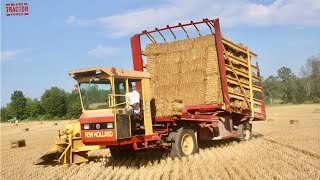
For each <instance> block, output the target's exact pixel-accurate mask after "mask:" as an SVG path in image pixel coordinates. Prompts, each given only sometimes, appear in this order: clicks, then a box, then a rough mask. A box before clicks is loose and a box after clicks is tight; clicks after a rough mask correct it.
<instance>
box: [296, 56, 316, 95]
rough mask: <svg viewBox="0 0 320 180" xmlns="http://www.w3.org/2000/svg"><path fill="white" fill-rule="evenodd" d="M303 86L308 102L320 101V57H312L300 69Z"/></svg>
mask: <svg viewBox="0 0 320 180" xmlns="http://www.w3.org/2000/svg"><path fill="white" fill-rule="evenodd" d="M300 75H301V78H302V79H303V81H302V84H303V87H304V89H305V92H306V98H307V99H308V100H315V99H320V83H319V82H320V56H312V57H310V58H308V59H307V62H306V64H305V65H304V66H302V67H301V69H300Z"/></svg>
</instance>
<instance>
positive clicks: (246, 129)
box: [237, 122, 252, 141]
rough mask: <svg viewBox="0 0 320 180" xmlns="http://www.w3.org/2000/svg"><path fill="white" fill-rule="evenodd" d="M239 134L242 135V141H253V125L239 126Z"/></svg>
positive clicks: (246, 123) (243, 124)
mask: <svg viewBox="0 0 320 180" xmlns="http://www.w3.org/2000/svg"><path fill="white" fill-rule="evenodd" d="M237 132H238V133H239V134H240V137H239V139H240V140H242V141H249V140H251V139H252V124H250V123H248V122H245V123H242V124H239V126H238V129H237Z"/></svg>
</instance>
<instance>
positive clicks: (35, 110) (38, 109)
mask: <svg viewBox="0 0 320 180" xmlns="http://www.w3.org/2000/svg"><path fill="white" fill-rule="evenodd" d="M44 112H45V111H44V109H43V107H42V106H41V103H40V101H39V100H37V99H33V100H32V99H30V98H28V99H27V106H26V117H28V118H37V117H38V116H39V115H43V114H44Z"/></svg>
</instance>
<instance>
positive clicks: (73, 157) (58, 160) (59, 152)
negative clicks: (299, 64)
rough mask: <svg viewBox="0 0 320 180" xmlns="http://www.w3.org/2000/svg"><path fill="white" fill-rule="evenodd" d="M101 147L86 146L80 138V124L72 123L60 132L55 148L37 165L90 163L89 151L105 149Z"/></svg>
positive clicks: (40, 159)
mask: <svg viewBox="0 0 320 180" xmlns="http://www.w3.org/2000/svg"><path fill="white" fill-rule="evenodd" d="M103 148H104V147H101V146H86V145H84V144H83V143H82V140H81V137H80V123H79V122H72V123H68V124H67V125H66V128H65V129H64V130H63V131H59V135H58V136H57V137H56V140H55V146H54V147H52V148H51V149H50V150H49V151H48V152H47V153H45V154H44V155H42V156H41V157H40V158H39V159H37V160H36V161H35V162H34V164H36V165H55V164H71V163H83V162H87V161H88V151H91V150H98V149H103Z"/></svg>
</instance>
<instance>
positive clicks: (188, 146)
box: [169, 127, 199, 158]
mask: <svg viewBox="0 0 320 180" xmlns="http://www.w3.org/2000/svg"><path fill="white" fill-rule="evenodd" d="M172 133H173V136H174V137H173V141H174V142H173V143H172V147H171V152H170V156H171V157H179V158H182V157H183V156H189V155H192V154H195V153H197V152H198V151H199V149H198V143H197V139H196V136H195V132H194V131H193V130H192V129H190V128H187V127H182V128H180V129H178V131H177V132H172ZM170 134H171V133H170ZM170 134H169V136H170Z"/></svg>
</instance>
